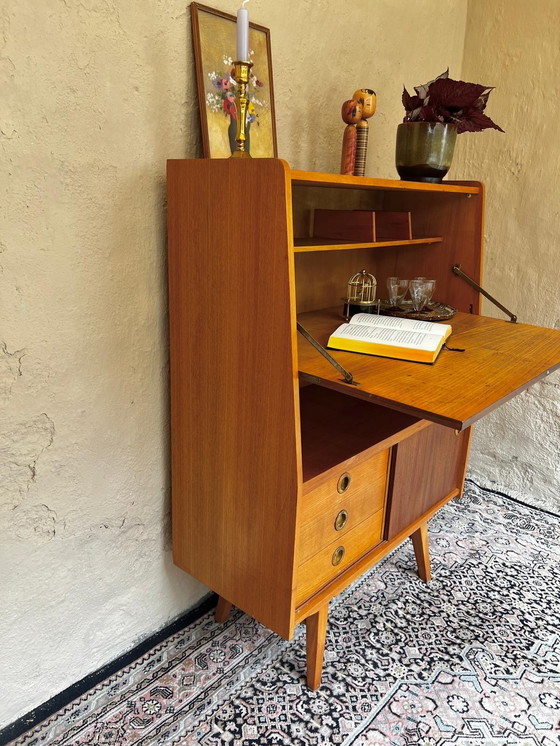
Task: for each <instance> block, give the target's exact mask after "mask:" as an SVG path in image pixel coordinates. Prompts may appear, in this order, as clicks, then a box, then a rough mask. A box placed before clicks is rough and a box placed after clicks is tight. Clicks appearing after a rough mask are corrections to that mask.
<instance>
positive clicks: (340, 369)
mask: <svg viewBox="0 0 560 746" xmlns="http://www.w3.org/2000/svg"><path fill="white" fill-rule="evenodd" d="M297 330H298V332H299V333H300V334H302V335H303V336H304V337H305V339H306V340H307V341H308V342H309V343H310V344H312V345H313V347H314V348H315V349H316V350H317V352H320V353H321V355H322V356H323V357H324V358H325V359H326V360H328V361H329V363H330V364H331V365H333V366H334V367H335V368H336V369H337V371H338V372H339V373H341V374H342V375H343V376H344V379H343V382H344V383H349V384H350V385H351V386H359V385H360V384H359V383H358V382H357V381H355V380H354V376H353V375H352V373H350V372H349V371H347V370H346V368H343V367H342V365H341V364H340V363H339V362H337V361H336V360H335V359H334V357H333V356H332V355H329V353H328V352H327V351H326V350H325V348H324V347H323V345H321V344H319V342H317V340H316V339H315V337H312V336H311V334H309V332H308V331H307V329H306V328H305V327H303V326H302V325H301V324H300V323H299V321H298V322H297Z"/></svg>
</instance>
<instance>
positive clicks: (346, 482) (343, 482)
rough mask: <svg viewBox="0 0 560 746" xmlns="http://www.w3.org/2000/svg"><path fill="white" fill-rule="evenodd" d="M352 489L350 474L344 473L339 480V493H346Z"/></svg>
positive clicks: (337, 486)
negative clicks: (349, 488)
mask: <svg viewBox="0 0 560 746" xmlns="http://www.w3.org/2000/svg"><path fill="white" fill-rule="evenodd" d="M348 487H350V474H348V472H347V471H345V472H344V474H342V475H341V476H340V477H339V478H338V482H337V485H336V490H337V492H340V493H342V492H346V490H347V489H348Z"/></svg>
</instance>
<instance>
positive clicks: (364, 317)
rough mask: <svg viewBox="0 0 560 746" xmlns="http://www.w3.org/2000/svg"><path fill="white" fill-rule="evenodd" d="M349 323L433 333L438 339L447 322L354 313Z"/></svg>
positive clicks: (442, 334)
mask: <svg viewBox="0 0 560 746" xmlns="http://www.w3.org/2000/svg"><path fill="white" fill-rule="evenodd" d="M350 324H352V325H354V324H360V325H361V324H365V325H368V326H375V327H377V328H378V329H379V328H383V329H403V330H408V331H411V332H424V333H425V334H434V335H436V336H437V337H438V338H439V339H441V337H444V336H445V334H446V332H447V329H450V328H451V327H450V326H449V324H435V323H434V322H433V321H419V320H417V319H403V318H401V317H400V316H378V315H376V314H372V313H356V314H354V316H352V318H351V319H350Z"/></svg>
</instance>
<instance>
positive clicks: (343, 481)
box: [298, 449, 389, 564]
mask: <svg viewBox="0 0 560 746" xmlns="http://www.w3.org/2000/svg"><path fill="white" fill-rule="evenodd" d="M388 461H389V449H387V450H385V451H382V452H381V453H378V454H376V455H375V456H372V457H371V458H370V459H367V461H363V462H362V463H358V464H354V463H353V462H352V463H348V464H347V465H345V464H342V465H341V466H340V467H339V468H338V469H336V470H333V473H332V476H330V477H329V478H328V479H327V480H326V481H325V482H324V483H323V484H321V485H320V486H319V487H316V488H315V489H314V490H311V491H310V492H308V493H307V494H304V495H303V496H302V505H301V511H300V517H299V521H300V531H299V539H298V550H299V563H300V564H301V563H302V562H304V561H305V560H307V559H309V558H310V557H312V556H313V555H314V554H316V553H317V552H319V551H320V550H321V549H323V548H324V547H325V546H326V545H327V544H330V542H332V541H340V540H341V539H342V537H343V536H345V535H346V534H347V533H349V532H350V531H352V529H354V528H355V527H356V526H358V524H360V523H361V522H362V521H364V520H365V519H366V518H368V517H369V516H371V515H373V514H374V513H377V512H378V511H379V510H383V508H384V504H385V494H386V490H387V469H388Z"/></svg>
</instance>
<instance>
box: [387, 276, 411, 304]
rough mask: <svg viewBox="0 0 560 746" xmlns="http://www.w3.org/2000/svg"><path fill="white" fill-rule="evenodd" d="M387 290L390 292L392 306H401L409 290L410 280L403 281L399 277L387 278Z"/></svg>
mask: <svg viewBox="0 0 560 746" xmlns="http://www.w3.org/2000/svg"><path fill="white" fill-rule="evenodd" d="M387 290H388V291H389V303H390V304H391V306H399V305H400V304H401V303H402V302H403V300H404V296H405V295H406V291H407V290H408V280H401V279H399V278H398V277H388V278H387Z"/></svg>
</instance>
